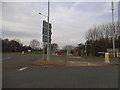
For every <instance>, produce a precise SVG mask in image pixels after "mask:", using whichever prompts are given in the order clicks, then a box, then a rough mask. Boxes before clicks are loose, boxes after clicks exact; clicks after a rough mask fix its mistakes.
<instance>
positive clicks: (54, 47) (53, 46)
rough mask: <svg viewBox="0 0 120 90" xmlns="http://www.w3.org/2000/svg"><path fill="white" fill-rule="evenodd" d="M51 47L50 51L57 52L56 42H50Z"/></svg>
mask: <svg viewBox="0 0 120 90" xmlns="http://www.w3.org/2000/svg"><path fill="white" fill-rule="evenodd" d="M51 49H52V52H53V53H54V54H55V52H57V50H58V44H57V43H53V44H51Z"/></svg>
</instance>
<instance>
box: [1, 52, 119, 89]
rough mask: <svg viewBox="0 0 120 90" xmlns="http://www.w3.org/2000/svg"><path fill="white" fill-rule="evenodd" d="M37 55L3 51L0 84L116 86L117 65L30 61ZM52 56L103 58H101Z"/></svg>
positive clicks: (94, 59)
mask: <svg viewBox="0 0 120 90" xmlns="http://www.w3.org/2000/svg"><path fill="white" fill-rule="evenodd" d="M40 58H42V56H41V55H26V54H24V55H22V54H3V56H2V60H3V61H2V65H3V66H2V67H3V68H2V70H3V71H2V72H3V73H2V75H3V76H2V88H118V66H117V65H107V66H81V67H48V68H47V67H39V66H32V65H31V63H32V62H33V61H35V60H38V59H40ZM52 59H54V60H57V59H59V60H80V61H81V60H82V61H83V60H84V61H90V62H104V58H82V57H56V56H55V57H52ZM111 61H112V62H117V60H116V59H113V60H111Z"/></svg>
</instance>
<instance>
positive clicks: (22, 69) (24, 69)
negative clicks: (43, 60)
mask: <svg viewBox="0 0 120 90" xmlns="http://www.w3.org/2000/svg"><path fill="white" fill-rule="evenodd" d="M27 68H28V67H23V68H20V69H18V70H17V71H22V70H25V69H27Z"/></svg>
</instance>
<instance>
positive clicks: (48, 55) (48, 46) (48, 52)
mask: <svg viewBox="0 0 120 90" xmlns="http://www.w3.org/2000/svg"><path fill="white" fill-rule="evenodd" d="M39 14H40V15H43V16H45V17H47V22H48V24H47V60H50V44H51V43H49V41H50V40H49V0H48V16H46V15H44V14H42V13H39ZM43 46H44V45H43ZM43 48H44V47H43ZM43 52H44V50H43ZM43 55H44V54H43Z"/></svg>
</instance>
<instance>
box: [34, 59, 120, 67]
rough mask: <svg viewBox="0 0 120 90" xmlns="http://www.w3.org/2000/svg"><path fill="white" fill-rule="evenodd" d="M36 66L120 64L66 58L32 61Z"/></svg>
mask: <svg viewBox="0 0 120 90" xmlns="http://www.w3.org/2000/svg"><path fill="white" fill-rule="evenodd" d="M32 65H34V66H43V67H54V66H55V67H56V66H58V67H59V66H62V67H79V66H106V65H119V64H118V63H105V62H85V61H65V60H49V61H48V60H36V61H34V62H33V63H32Z"/></svg>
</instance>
